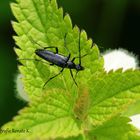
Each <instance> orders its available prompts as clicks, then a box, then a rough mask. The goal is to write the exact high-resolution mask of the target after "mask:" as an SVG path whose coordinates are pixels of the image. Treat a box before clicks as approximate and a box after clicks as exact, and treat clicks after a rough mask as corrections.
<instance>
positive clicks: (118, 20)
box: [0, 0, 140, 126]
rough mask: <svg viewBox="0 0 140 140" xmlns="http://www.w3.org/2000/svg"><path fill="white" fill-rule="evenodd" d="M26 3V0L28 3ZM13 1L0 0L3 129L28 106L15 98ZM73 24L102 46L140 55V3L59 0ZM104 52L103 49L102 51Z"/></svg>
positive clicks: (0, 112) (139, 0)
mask: <svg viewBox="0 0 140 140" xmlns="http://www.w3.org/2000/svg"><path fill="white" fill-rule="evenodd" d="M25 1H26V0H25ZM9 2H11V1H10V0H0V126H1V125H3V124H4V123H6V122H8V121H10V120H11V119H12V118H13V116H15V115H16V114H17V112H18V110H20V109H21V108H23V107H24V106H25V105H26V103H25V102H22V101H20V100H18V99H17V98H16V90H15V83H14V79H15V75H16V73H17V71H18V70H17V61H16V55H15V53H14V50H13V47H14V46H15V44H14V40H13V39H12V36H13V35H15V32H14V31H13V29H12V27H11V23H10V22H11V20H14V17H13V15H12V13H11V10H10V6H9ZM58 3H59V6H62V7H63V8H64V11H65V12H67V13H69V14H70V16H71V19H72V22H73V25H75V24H76V25H78V26H79V27H80V28H81V29H85V30H86V32H87V34H88V36H89V37H91V38H92V39H93V41H94V42H95V43H96V44H98V45H99V46H101V51H104V50H106V49H108V48H119V47H121V48H125V49H127V50H129V51H131V52H133V53H135V54H136V55H138V56H140V53H139V52H140V45H139V44H140V43H139V41H140V0H110V1H109V0H82V1H81V0H58ZM102 47H103V48H104V49H103V48H102Z"/></svg>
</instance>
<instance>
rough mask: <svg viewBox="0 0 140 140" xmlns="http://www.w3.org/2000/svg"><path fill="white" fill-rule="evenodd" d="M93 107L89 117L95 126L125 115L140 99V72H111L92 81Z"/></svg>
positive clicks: (91, 106)
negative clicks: (122, 114)
mask: <svg viewBox="0 0 140 140" xmlns="http://www.w3.org/2000/svg"><path fill="white" fill-rule="evenodd" d="M89 83H90V84H92V86H91V88H90V95H91V105H90V109H89V116H90V117H91V118H92V123H93V125H94V126H96V125H97V126H98V125H101V124H102V123H103V122H104V121H106V120H108V119H110V118H111V117H113V116H116V115H117V114H119V113H123V112H124V111H125V110H127V108H128V107H129V106H130V105H131V104H133V103H135V102H136V101H137V100H139V99H140V71H139V70H135V71H132V70H127V71H125V72H122V71H121V70H118V71H116V72H110V73H108V74H105V73H104V74H100V75H98V76H97V77H93V78H92V79H91V80H90V81H89Z"/></svg>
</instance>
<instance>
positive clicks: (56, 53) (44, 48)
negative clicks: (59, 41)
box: [43, 46, 58, 54]
mask: <svg viewBox="0 0 140 140" xmlns="http://www.w3.org/2000/svg"><path fill="white" fill-rule="evenodd" d="M48 48H55V50H56V52H55V53H56V54H58V48H57V47H54V46H50V47H44V48H43V49H44V50H46V49H48Z"/></svg>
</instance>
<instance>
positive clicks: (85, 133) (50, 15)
mask: <svg viewBox="0 0 140 140" xmlns="http://www.w3.org/2000/svg"><path fill="white" fill-rule="evenodd" d="M11 7H12V11H13V13H14V15H15V17H16V19H17V20H18V22H12V23H13V27H14V30H15V31H16V33H17V36H14V39H15V41H16V44H17V45H18V46H19V48H15V51H16V53H17V56H18V58H19V61H20V62H21V63H22V64H23V65H22V66H19V71H20V73H21V74H22V76H23V78H22V82H23V86H24V90H25V92H26V93H27V95H28V97H29V106H28V107H26V108H24V109H23V110H21V111H20V113H19V115H17V116H16V117H15V118H14V119H13V121H11V122H9V123H7V124H5V125H4V126H3V127H2V128H1V132H4V131H5V130H9V132H8V133H2V134H1V135H0V139H2V140H4V139H8V138H11V139H14V140H16V139H26V138H27V137H28V139H68V140H71V139H73V140H74V139H79V140H91V137H92V138H94V139H95V140H96V136H98V138H100V139H102V138H103V140H104V139H105V138H108V139H110V138H111V140H112V134H117V135H118V136H119V133H121V132H123V134H124V135H121V136H120V138H122V139H123V136H124V138H126V140H128V139H130V138H134V137H135V138H137V135H136V132H134V131H132V133H129V132H131V127H130V125H127V122H128V119H126V118H120V117H119V116H118V118H117V119H114V117H115V116H116V115H118V114H121V113H123V112H124V111H125V110H127V108H128V107H129V105H131V104H133V103H134V102H136V101H137V100H139V99H140V80H139V79H140V71H139V70H135V71H132V70H128V71H126V72H122V71H121V70H118V71H116V72H110V73H106V72H104V70H103V58H102V57H101V56H100V52H99V50H98V47H97V45H93V44H92V40H91V39H88V37H87V34H86V32H85V31H83V30H82V31H81V32H80V31H79V28H78V27H77V26H75V27H73V26H72V23H71V19H70V17H69V15H68V14H67V15H65V16H63V9H62V8H58V6H57V3H56V1H55V0H26V1H25V0H17V1H16V3H12V4H11ZM79 34H80V47H81V54H82V55H84V54H88V55H87V56H85V57H83V58H82V66H84V68H85V70H83V71H82V72H79V73H78V75H77V78H76V81H77V83H78V87H77V86H75V85H74V82H73V80H72V78H71V75H70V73H69V69H66V70H64V72H63V73H62V74H61V75H60V76H58V77H56V78H55V79H53V80H52V81H50V82H49V83H48V84H47V85H46V87H45V89H44V90H43V89H42V87H43V85H44V83H45V82H46V81H47V80H48V79H49V77H52V76H54V75H55V74H57V73H58V72H59V71H60V69H61V68H59V67H57V66H50V65H48V64H47V62H46V61H43V60H42V59H40V58H39V57H38V56H37V55H36V54H35V50H36V49H39V48H42V47H47V46H56V47H58V49H59V53H60V54H63V55H65V56H67V55H68V52H67V51H66V49H65V47H64V43H65V41H66V46H67V48H68V49H69V51H70V53H71V59H72V58H73V57H77V56H79V46H78V45H79V43H78V40H79ZM65 35H66V39H65V40H64V36H65ZM31 38H32V39H33V40H34V41H32V39H31ZM34 42H37V43H34ZM38 44H40V45H38ZM22 59H26V60H22ZM27 59H40V60H41V61H43V62H41V61H40V62H38V61H33V60H27ZM75 63H76V64H78V63H79V61H78V59H76V61H75ZM73 74H74V75H75V74H76V72H75V71H73ZM120 124H123V128H122V130H121V128H120ZM110 125H111V129H112V131H111V133H112V134H110V135H109V134H108V133H107V134H106V132H105V129H104V128H106V126H110ZM116 127H118V128H119V131H118V133H117V132H116ZM27 130H29V131H27ZM100 130H101V132H100ZM15 131H16V132H15ZM125 131H126V133H127V134H128V133H129V137H125V133H124V132H125ZM95 132H97V133H95ZM108 132H109V129H108ZM19 133H20V135H19ZM101 135H102V136H101ZM90 136H91V137H90ZM104 136H105V137H104ZM127 136H128V135H127ZM117 138H118V137H117ZM123 140H125V139H123Z"/></svg>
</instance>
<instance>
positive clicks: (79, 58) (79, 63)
mask: <svg viewBox="0 0 140 140" xmlns="http://www.w3.org/2000/svg"><path fill="white" fill-rule="evenodd" d="M80 35H81V32H80V31H79V43H78V44H79V65H81V48H80Z"/></svg>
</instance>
